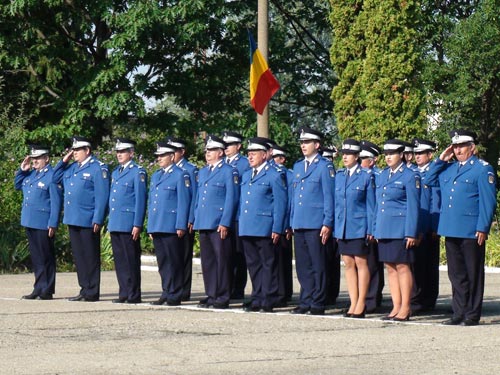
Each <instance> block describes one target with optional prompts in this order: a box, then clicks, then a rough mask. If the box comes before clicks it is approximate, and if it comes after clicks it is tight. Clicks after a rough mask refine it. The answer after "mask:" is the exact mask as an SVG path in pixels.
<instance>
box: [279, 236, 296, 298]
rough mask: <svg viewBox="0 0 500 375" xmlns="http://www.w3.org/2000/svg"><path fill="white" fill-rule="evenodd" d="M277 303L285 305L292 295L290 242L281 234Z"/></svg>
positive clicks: (291, 253)
mask: <svg viewBox="0 0 500 375" xmlns="http://www.w3.org/2000/svg"><path fill="white" fill-rule="evenodd" d="M278 246H279V250H278V303H280V304H285V303H286V302H287V301H290V300H291V299H292V295H293V264H292V262H293V247H292V240H287V239H286V235H285V234H283V235H281V237H280V240H279V242H278Z"/></svg>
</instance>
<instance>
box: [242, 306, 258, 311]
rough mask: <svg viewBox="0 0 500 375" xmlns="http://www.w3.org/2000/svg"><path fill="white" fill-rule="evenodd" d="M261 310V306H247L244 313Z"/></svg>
mask: <svg viewBox="0 0 500 375" xmlns="http://www.w3.org/2000/svg"><path fill="white" fill-rule="evenodd" d="M259 310H260V306H252V305H250V306H245V307H244V308H243V311H245V312H257V311H259Z"/></svg>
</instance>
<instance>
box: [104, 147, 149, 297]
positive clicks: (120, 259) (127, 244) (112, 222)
mask: <svg viewBox="0 0 500 375" xmlns="http://www.w3.org/2000/svg"><path fill="white" fill-rule="evenodd" d="M134 150H135V142H134V141H132V140H130V139H124V138H119V139H117V140H116V144H115V151H116V158H117V160H118V163H119V166H118V167H117V168H116V169H115V170H114V171H113V173H112V174H111V191H110V194H109V221H108V231H109V232H110V235H111V246H112V247H113V257H114V260H115V270H116V278H117V279H118V287H119V290H118V299H115V300H113V302H114V303H140V302H141V240H140V234H141V231H142V227H143V224H144V216H145V215H146V197H147V189H146V183H147V182H146V181H147V174H146V171H145V170H144V168H142V167H140V166H139V165H137V164H136V163H135V162H134V160H133V157H134Z"/></svg>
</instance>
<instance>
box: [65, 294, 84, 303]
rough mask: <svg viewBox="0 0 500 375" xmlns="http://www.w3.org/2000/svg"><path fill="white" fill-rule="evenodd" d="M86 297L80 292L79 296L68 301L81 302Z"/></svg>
mask: <svg viewBox="0 0 500 375" xmlns="http://www.w3.org/2000/svg"><path fill="white" fill-rule="evenodd" d="M84 299H85V297H84V296H82V295H81V294H79V295H77V296H74V297H70V298H68V301H71V302H80V301H83V300H84Z"/></svg>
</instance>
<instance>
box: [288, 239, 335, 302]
mask: <svg viewBox="0 0 500 375" xmlns="http://www.w3.org/2000/svg"><path fill="white" fill-rule="evenodd" d="M319 233H320V230H319V229H296V230H295V236H294V238H295V262H296V269H297V277H298V279H299V282H300V286H301V290H300V307H304V308H315V309H324V308H325V303H326V283H327V277H326V272H327V269H326V246H325V245H323V244H322V243H321V237H320V236H319Z"/></svg>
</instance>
